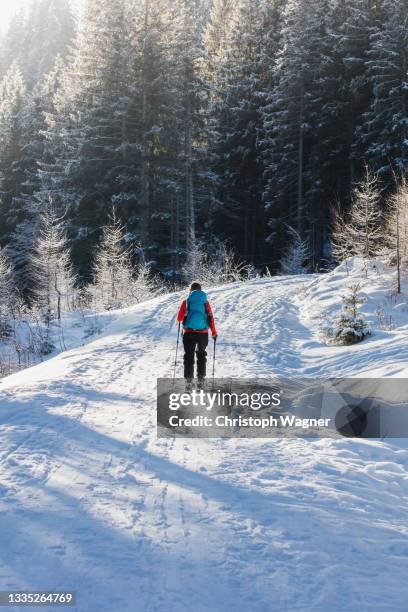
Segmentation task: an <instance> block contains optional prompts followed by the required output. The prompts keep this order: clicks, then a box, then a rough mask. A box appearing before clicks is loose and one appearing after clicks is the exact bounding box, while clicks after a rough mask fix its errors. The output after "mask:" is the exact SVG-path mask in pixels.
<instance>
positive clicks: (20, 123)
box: [0, 64, 26, 245]
mask: <svg viewBox="0 0 408 612" xmlns="http://www.w3.org/2000/svg"><path fill="white" fill-rule="evenodd" d="M25 103H26V89H25V84H24V81H23V77H22V74H21V71H20V69H19V68H18V66H17V64H13V65H12V66H11V67H10V69H9V70H8V72H7V74H6V75H5V77H4V79H3V80H2V82H1V83H0V242H1V243H2V244H3V245H4V244H7V242H8V241H9V240H10V236H11V233H12V231H13V227H14V225H15V223H16V221H17V218H16V210H15V206H14V204H15V201H16V199H18V198H19V197H20V194H21V191H22V185H23V182H24V180H25V172H24V163H25V162H24V160H25V151H24V148H25V142H24V108H25Z"/></svg>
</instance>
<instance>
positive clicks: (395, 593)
mask: <svg viewBox="0 0 408 612" xmlns="http://www.w3.org/2000/svg"><path fill="white" fill-rule="evenodd" d="M353 274H354V275H358V274H360V272H359V270H358V266H357V265H356V266H355V269H354V270H353V272H352V275H353ZM370 274H371V273H370ZM371 276H372V278H371ZM349 283H350V278H347V277H346V275H345V273H344V271H342V270H336V271H335V272H333V273H331V274H330V275H326V276H314V277H289V278H282V277H281V278H279V277H276V278H272V279H259V280H255V281H252V282H249V283H245V284H236V285H229V286H227V287H221V288H217V289H214V290H211V291H210V292H209V297H210V299H211V302H212V305H213V309H214V311H215V314H216V317H217V322H218V327H219V333H220V340H219V344H218V345H217V347H218V348H217V351H218V365H217V376H219V377H222V376H251V375H253V374H256V375H257V376H270V375H272V374H275V375H283V376H292V375H299V374H303V375H308V376H315V375H326V374H329V375H333V374H335V375H336V376H341V375H344V376H346V375H347V376H356V375H366V374H367V372H370V373H374V375H376V376H378V375H381V374H384V375H391V374H393V375H402V373H403V371H404V369H405V368H406V365H407V358H408V335H407V327H406V325H407V324H408V314H406V313H404V308H403V307H402V306H401V307H398V304H394V303H393V302H392V301H390V308H392V309H393V311H394V310H395V309H396V312H398V313H399V316H400V319H399V320H398V325H399V327H398V328H396V329H394V330H392V331H390V332H387V331H380V330H376V333H375V334H374V335H373V336H372V337H371V338H369V339H368V340H366V341H365V342H364V343H362V344H361V345H357V346H354V347H349V348H344V347H340V348H339V347H329V346H325V345H324V344H323V343H322V342H321V340H320V338H319V329H318V328H319V327H321V325H322V323H321V322H322V320H323V319H324V318H325V312H326V309H328V310H329V311H330V309H333V308H334V304H335V303H336V304H337V307H338V303H339V301H340V297H339V291H343V289H344V287H345V286H347V284H349ZM390 283H391V277H390V275H389V274H383V275H382V276H378V277H377V276H375V275H374V274H373V275H369V278H368V280H367V283H366V287H364V288H363V290H365V291H366V292H367V295H368V296H369V300H368V302H367V304H366V305H365V307H364V308H365V312H366V314H367V316H368V318H369V319H372V323H373V324H374V325H373V326H374V327H375V316H376V315H375V312H376V309H377V302H378V301H381V300H385V302H387V299H388V298H387V297H386V294H387V292H388V290H389V286H390ZM180 297H181V296H180V295H170V296H166V297H164V298H163V297H162V298H158V299H156V300H153V301H151V302H148V303H144V304H141V305H139V306H138V307H135V308H133V309H130V310H128V311H127V312H125V313H123V315H121V316H120V317H119V318H118V319H117V320H116V321H115V322H114V323H112V324H111V325H110V326H109V327H108V328H107V329H106V330H105V332H104V334H103V335H102V336H101V337H99V338H98V339H96V340H95V341H93V342H91V343H90V344H88V345H86V346H85V347H80V348H77V349H74V350H72V351H70V352H66V353H64V354H61V355H59V356H57V357H56V358H54V359H52V360H50V361H48V362H46V363H43V364H41V365H38V366H36V367H33V368H31V369H29V370H26V371H24V372H21V373H19V374H16V375H13V376H10V377H9V378H7V379H4V380H2V381H1V383H0V392H1V409H0V425H1V437H0V512H1V521H0V588H1V589H19V590H30V589H31V590H38V589H46V590H51V589H54V590H56V589H74V590H76V591H77V599H78V604H77V606H76V609H77V610H79V611H80V612H88V611H89V612H90V611H95V612H101V611H105V610H106V611H109V612H125V611H131V612H139V611H140V612H146V611H155V612H156V611H159V610H160V611H162V610H163V611H166V612H172V611H174V612H184V611H186V612H187V611H194V612H201V611H202V612H204V611H205V612H208V611H214V612H215V611H222V612H224V611H225V612H227V611H228V612H229V611H231V610H234V611H245V612H251V611H253V612H261V611H262V612H264V611H265V612H266V611H268V612H269V611H271V610H276V611H279V612H281V611H284V610H286V611H292V610H302V611H304V612H310V611H315V610H319V611H325V612H326V611H327V612H336V611H338V610H339V611H340V610H353V611H354V610H356V611H357V610H358V611H359V612H360V611H368V610H370V611H373V610H377V611H379V610H381V611H384V612H390V611H397V610H401V611H403V610H406V609H407V604H406V602H407V601H408V585H407V582H406V579H405V578H406V575H407V571H408V527H407V525H408V505H407V494H408V478H407V471H406V470H407V466H408V450H407V447H406V445H405V443H404V441H398V440H394V441H390V442H389V443H385V442H380V441H367V440H366V441H358V440H349V439H338V440H314V441H310V440H309V441H308V440H302V439H299V440H287V439H285V440H282V439H280V440H237V439H234V440H224V441H222V440H191V439H185V440H184V439H175V440H170V439H160V440H158V439H157V438H156V426H155V418H156V415H155V383H156V378H157V377H158V376H166V375H170V373H171V370H172V360H173V354H174V353H173V351H174V346H175V338H176V332H175V327H174V315H175V312H176V309H177V305H178V303H179V300H180ZM401 303H402V301H401ZM394 315H395V317H396V314H395V313H394ZM404 317H405V319H406V323H405V327H404ZM315 330H317V331H315ZM10 609H12V608H10ZM36 609H38V608H36Z"/></svg>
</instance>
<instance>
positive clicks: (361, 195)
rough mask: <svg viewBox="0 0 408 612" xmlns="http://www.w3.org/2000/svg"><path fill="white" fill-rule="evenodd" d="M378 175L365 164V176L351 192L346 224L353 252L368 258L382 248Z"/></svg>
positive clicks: (382, 235)
mask: <svg viewBox="0 0 408 612" xmlns="http://www.w3.org/2000/svg"><path fill="white" fill-rule="evenodd" d="M380 201H381V192H380V189H379V181H378V177H377V176H376V175H375V174H373V173H372V171H371V170H370V169H369V168H368V166H366V168H365V178H364V179H363V180H362V181H361V182H360V183H359V184H358V185H357V187H356V189H355V190H354V194H353V201H352V205H351V209H350V222H349V225H348V228H349V231H350V234H351V240H352V244H353V254H354V255H358V256H360V257H363V258H365V259H369V258H371V257H375V256H376V255H378V254H379V252H380V251H381V249H382V245H383V239H384V230H383V213H382V210H381V207H380Z"/></svg>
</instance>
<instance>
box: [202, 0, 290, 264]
mask: <svg viewBox="0 0 408 612" xmlns="http://www.w3.org/2000/svg"><path fill="white" fill-rule="evenodd" d="M222 17H223V14H222V11H221V10H218V11H217V12H215V13H214V19H216V18H221V19H222ZM279 19H280V3H270V2H265V1H264V0H258V1H257V2H249V1H248V0H241V1H240V2H238V3H236V4H235V5H234V9H233V12H232V14H231V17H230V22H229V28H230V29H229V30H227V31H224V29H223V28H224V27H225V24H223V23H218V24H217V22H211V23H210V24H209V26H208V28H207V30H208V32H209V33H208V35H207V40H208V41H209V43H210V44H211V45H214V44H215V43H216V42H217V38H218V39H219V40H220V47H219V50H218V57H219V61H218V65H217V67H216V69H212V64H211V46H210V48H209V50H208V51H207V55H209V56H210V61H208V68H207V71H208V73H209V76H210V88H211V91H212V95H211V96H210V122H209V127H210V130H209V158H210V161H211V167H212V168H213V171H214V174H215V176H216V191H215V201H214V204H213V215H214V218H215V220H214V222H213V227H214V228H215V231H216V232H217V233H218V235H219V236H220V237H221V238H223V239H226V238H230V240H231V243H232V245H233V246H234V247H235V249H236V250H238V249H239V250H240V253H241V254H242V256H243V257H244V259H246V260H248V261H251V262H254V263H261V262H263V258H264V242H265V234H264V225H265V220H264V214H263V206H262V175H263V163H262V160H261V153H260V147H259V140H260V131H261V127H262V109H263V106H264V103H265V96H266V95H267V92H268V91H269V89H270V87H271V85H272V82H273V77H272V75H271V65H273V63H274V61H275V55H276V53H277V46H278V27H279V25H278V24H279ZM217 32H218V34H217ZM214 41H215V43H214ZM222 45H223V46H222Z"/></svg>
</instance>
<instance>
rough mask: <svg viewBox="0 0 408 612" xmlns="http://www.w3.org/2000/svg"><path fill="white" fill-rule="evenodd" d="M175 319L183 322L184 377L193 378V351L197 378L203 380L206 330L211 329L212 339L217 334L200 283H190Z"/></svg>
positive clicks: (188, 379)
mask: <svg viewBox="0 0 408 612" xmlns="http://www.w3.org/2000/svg"><path fill="white" fill-rule="evenodd" d="M177 321H178V322H179V323H182V324H183V346H184V378H186V379H187V381H189V382H191V380H192V379H193V378H194V353H195V352H197V378H198V380H199V381H200V380H203V379H204V378H205V375H206V366H207V352H206V350H205V349H206V348H207V346H208V330H209V329H211V334H212V337H213V338H214V341H215V340H216V339H217V335H218V334H217V330H216V327H215V321H214V316H213V313H212V310H211V306H210V303H209V301H208V300H207V295H206V294H205V293H204V291H202V289H201V285H200V283H197V282H194V283H191V285H190V295H189V296H188V298H187V299H186V300H183V302H182V303H181V306H180V310H179V313H178V315H177Z"/></svg>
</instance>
